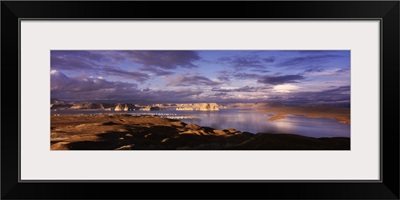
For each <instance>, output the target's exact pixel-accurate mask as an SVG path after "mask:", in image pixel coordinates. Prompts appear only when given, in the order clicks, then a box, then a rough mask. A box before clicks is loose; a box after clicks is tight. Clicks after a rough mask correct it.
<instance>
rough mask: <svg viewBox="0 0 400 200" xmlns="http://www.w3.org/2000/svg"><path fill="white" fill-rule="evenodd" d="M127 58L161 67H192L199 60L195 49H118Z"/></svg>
mask: <svg viewBox="0 0 400 200" xmlns="http://www.w3.org/2000/svg"><path fill="white" fill-rule="evenodd" d="M118 53H120V54H122V55H123V56H124V57H126V58H127V59H130V60H131V61H133V62H135V63H138V64H141V65H143V66H145V67H147V66H153V67H160V68H163V69H176V68H178V67H181V68H194V67H197V66H196V65H195V64H194V62H195V61H198V60H200V59H201V58H200V56H199V55H198V54H197V53H196V52H195V51H172V50H171V51H169V50H154V51H118Z"/></svg>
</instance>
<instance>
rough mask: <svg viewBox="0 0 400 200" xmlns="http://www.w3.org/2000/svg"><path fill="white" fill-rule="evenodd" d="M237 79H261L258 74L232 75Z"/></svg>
mask: <svg viewBox="0 0 400 200" xmlns="http://www.w3.org/2000/svg"><path fill="white" fill-rule="evenodd" d="M233 76H234V77H235V78H238V79H259V78H261V77H262V75H260V74H249V73H235V74H233Z"/></svg>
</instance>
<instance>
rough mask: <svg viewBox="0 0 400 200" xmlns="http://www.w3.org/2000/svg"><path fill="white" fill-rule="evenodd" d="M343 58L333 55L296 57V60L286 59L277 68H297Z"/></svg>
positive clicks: (277, 64)
mask: <svg viewBox="0 0 400 200" xmlns="http://www.w3.org/2000/svg"><path fill="white" fill-rule="evenodd" d="M338 57H342V56H339V55H333V54H327V55H317V56H303V57H294V58H288V59H285V60H283V61H281V62H279V63H276V64H275V66H276V67H291V66H297V65H301V66H304V65H309V64H312V63H321V62H326V61H327V60H330V59H332V58H338Z"/></svg>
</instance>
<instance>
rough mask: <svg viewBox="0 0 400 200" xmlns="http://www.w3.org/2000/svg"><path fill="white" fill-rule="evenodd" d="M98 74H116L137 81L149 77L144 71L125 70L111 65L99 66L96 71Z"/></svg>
mask: <svg viewBox="0 0 400 200" xmlns="http://www.w3.org/2000/svg"><path fill="white" fill-rule="evenodd" d="M97 72H98V73H99V74H103V75H105V76H118V77H123V78H125V79H129V80H135V81H138V82H143V81H146V80H148V79H149V78H150V76H149V75H148V74H146V73H143V72H139V71H127V70H121V69H119V68H112V67H107V66H106V67H101V68H99V71H97Z"/></svg>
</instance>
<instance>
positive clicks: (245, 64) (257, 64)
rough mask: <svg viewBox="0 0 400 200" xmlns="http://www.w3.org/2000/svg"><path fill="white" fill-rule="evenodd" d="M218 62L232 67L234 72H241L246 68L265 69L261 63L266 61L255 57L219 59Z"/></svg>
mask: <svg viewBox="0 0 400 200" xmlns="http://www.w3.org/2000/svg"><path fill="white" fill-rule="evenodd" d="M269 59H271V58H269ZM267 60H268V58H267ZM218 61H220V62H222V63H224V64H230V65H232V67H233V68H235V70H243V69H248V68H256V69H266V66H265V65H264V63H263V61H264V62H266V61H265V60H263V59H261V58H260V57H259V56H257V55H249V56H232V57H221V58H219V59H218ZM274 61H275V60H274Z"/></svg>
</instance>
